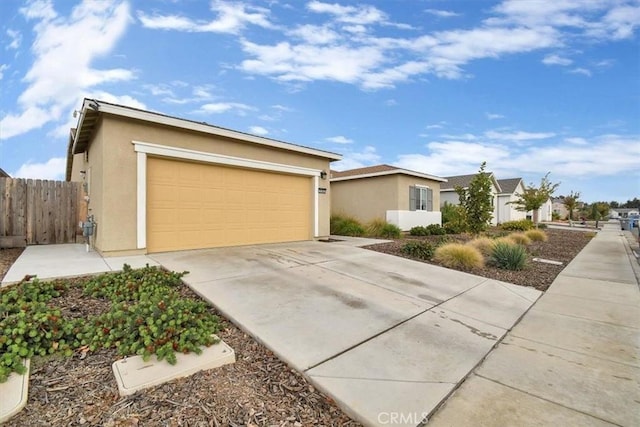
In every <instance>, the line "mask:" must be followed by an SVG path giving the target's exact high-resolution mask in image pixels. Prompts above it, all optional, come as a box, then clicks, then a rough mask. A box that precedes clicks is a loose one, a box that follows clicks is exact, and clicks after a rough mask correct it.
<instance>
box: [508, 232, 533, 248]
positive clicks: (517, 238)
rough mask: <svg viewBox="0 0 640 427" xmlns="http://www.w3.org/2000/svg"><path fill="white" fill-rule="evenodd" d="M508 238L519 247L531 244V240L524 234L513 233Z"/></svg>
mask: <svg viewBox="0 0 640 427" xmlns="http://www.w3.org/2000/svg"><path fill="white" fill-rule="evenodd" d="M507 238H508V239H510V240H512V241H513V242H514V243H516V244H518V245H522V246H528V245H530V244H531V239H530V238H529V237H527V235H526V234H524V233H511V234H509V235H508V236H507Z"/></svg>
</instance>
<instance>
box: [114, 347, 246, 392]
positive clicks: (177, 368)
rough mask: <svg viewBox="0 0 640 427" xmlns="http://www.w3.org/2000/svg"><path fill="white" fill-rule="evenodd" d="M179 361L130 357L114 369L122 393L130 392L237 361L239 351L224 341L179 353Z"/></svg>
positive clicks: (119, 361)
mask: <svg viewBox="0 0 640 427" xmlns="http://www.w3.org/2000/svg"><path fill="white" fill-rule="evenodd" d="M176 358H177V359H178V362H177V363H176V364H175V365H171V364H169V362H167V361H166V360H160V361H159V360H158V359H157V358H156V357H155V356H152V357H151V358H150V359H149V360H148V361H147V362H145V361H144V360H142V356H133V357H127V358H125V359H121V360H118V361H116V362H114V363H113V365H112V368H113V373H114V375H115V377H116V382H117V383H118V392H119V393H120V396H128V395H130V394H134V393H135V392H137V391H139V390H143V389H145V388H149V387H153V386H156V385H159V384H163V383H166V382H168V381H171V380H174V379H176V378H183V377H188V376H189V375H193V374H195V373H196V372H200V371H204V370H207V369H213V368H218V367H220V366H223V365H228V364H230V363H235V361H236V354H235V352H234V351H233V349H232V348H231V347H229V346H228V345H227V344H226V343H225V342H224V341H220V342H219V343H217V344H214V345H212V346H210V347H206V348H203V350H202V354H199V355H198V354H195V353H189V354H176Z"/></svg>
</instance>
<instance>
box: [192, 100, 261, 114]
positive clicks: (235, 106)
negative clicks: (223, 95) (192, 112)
mask: <svg viewBox="0 0 640 427" xmlns="http://www.w3.org/2000/svg"><path fill="white" fill-rule="evenodd" d="M251 110H255V108H254V107H251V106H250V105H247V104H242V103H239V102H212V103H208V104H204V105H202V106H201V107H200V108H199V109H198V112H199V113H207V114H222V113H226V112H231V111H235V112H236V114H238V115H240V116H244V115H246V112H247V111H251Z"/></svg>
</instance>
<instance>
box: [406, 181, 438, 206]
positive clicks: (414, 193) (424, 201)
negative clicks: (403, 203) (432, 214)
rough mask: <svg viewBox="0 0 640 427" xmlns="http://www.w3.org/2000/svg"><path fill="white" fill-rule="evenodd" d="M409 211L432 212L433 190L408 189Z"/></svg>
mask: <svg viewBox="0 0 640 427" xmlns="http://www.w3.org/2000/svg"><path fill="white" fill-rule="evenodd" d="M409 210H412V211H433V190H432V189H430V188H429V187H419V186H417V185H416V186H413V185H412V186H411V187H409Z"/></svg>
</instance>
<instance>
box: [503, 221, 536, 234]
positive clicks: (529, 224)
mask: <svg viewBox="0 0 640 427" xmlns="http://www.w3.org/2000/svg"><path fill="white" fill-rule="evenodd" d="M533 226H534V225H533V221H531V220H528V219H520V220H518V221H507V222H503V223H502V224H500V228H502V229H503V230H508V231H527V230H531V229H532V228H533Z"/></svg>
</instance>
